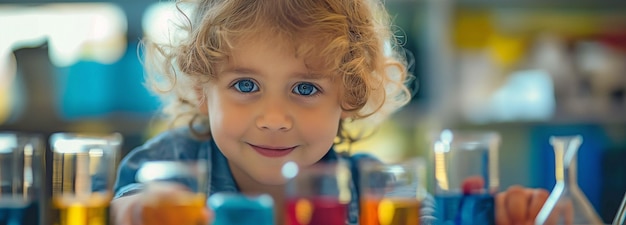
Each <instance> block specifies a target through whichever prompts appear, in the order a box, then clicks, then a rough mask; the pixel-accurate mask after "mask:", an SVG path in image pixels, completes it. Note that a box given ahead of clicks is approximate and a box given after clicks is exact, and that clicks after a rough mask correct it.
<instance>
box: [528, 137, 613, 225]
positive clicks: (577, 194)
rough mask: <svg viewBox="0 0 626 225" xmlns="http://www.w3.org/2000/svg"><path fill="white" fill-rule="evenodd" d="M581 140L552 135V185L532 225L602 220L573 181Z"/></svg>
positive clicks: (589, 222) (585, 222)
mask: <svg viewBox="0 0 626 225" xmlns="http://www.w3.org/2000/svg"><path fill="white" fill-rule="evenodd" d="M582 142H583V138H582V136H580V135H577V136H552V137H550V144H551V145H552V147H553V149H554V159H555V163H554V167H555V171H554V172H555V178H556V185H555V186H554V189H552V192H551V193H550V196H549V197H548V199H547V200H546V203H545V204H544V205H543V207H542V208H541V210H540V211H539V214H538V215H537V218H536V219H535V225H543V224H546V225H547V224H566V225H571V224H604V223H603V222H602V220H601V219H600V216H599V215H598V213H597V212H596V210H595V209H594V208H593V206H592V205H591V203H589V200H588V199H587V197H586V196H585V194H584V193H583V192H582V191H581V190H580V187H579V186H578V182H577V179H576V178H577V177H576V176H577V171H576V169H577V168H576V161H577V160H576V158H577V153H578V149H579V148H580V145H581V144H582Z"/></svg>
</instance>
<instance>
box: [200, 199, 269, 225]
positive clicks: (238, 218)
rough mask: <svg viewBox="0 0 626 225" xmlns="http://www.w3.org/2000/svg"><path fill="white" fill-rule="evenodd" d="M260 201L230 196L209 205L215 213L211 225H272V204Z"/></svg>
mask: <svg viewBox="0 0 626 225" xmlns="http://www.w3.org/2000/svg"><path fill="white" fill-rule="evenodd" d="M262 201H263V200H260V199H259V198H248V197H246V196H243V195H231V196H228V197H224V198H223V199H222V200H221V201H219V203H217V204H216V205H213V204H211V203H210V206H211V208H212V209H213V210H214V212H215V220H214V221H213V225H232V224H240V225H274V224H275V223H274V209H273V203H271V202H262ZM213 203H215V202H213Z"/></svg>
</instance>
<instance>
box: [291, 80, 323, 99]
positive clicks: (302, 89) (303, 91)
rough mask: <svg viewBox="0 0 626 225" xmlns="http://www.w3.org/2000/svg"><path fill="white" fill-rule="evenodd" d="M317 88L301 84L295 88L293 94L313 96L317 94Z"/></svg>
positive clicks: (308, 84)
mask: <svg viewBox="0 0 626 225" xmlns="http://www.w3.org/2000/svg"><path fill="white" fill-rule="evenodd" d="M317 91H318V90H317V87H315V85H313V84H311V83H299V84H298V85H296V86H295V87H293V90H292V92H293V93H295V94H298V95H306V96H309V95H313V94H315V93H317Z"/></svg>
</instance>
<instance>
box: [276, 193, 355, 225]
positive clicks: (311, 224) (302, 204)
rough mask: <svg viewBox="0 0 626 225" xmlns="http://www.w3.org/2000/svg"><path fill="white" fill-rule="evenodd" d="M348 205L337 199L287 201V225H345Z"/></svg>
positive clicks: (317, 198)
mask: <svg viewBox="0 0 626 225" xmlns="http://www.w3.org/2000/svg"><path fill="white" fill-rule="evenodd" d="M347 220H348V205H347V204H346V203H341V202H339V200H337V199H333V198H324V197H315V198H298V199H289V200H288V201H287V221H286V222H287V223H286V224H287V225H346V222H347Z"/></svg>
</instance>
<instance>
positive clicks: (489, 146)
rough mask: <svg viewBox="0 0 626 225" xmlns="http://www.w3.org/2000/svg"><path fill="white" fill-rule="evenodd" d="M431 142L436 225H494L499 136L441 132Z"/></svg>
mask: <svg viewBox="0 0 626 225" xmlns="http://www.w3.org/2000/svg"><path fill="white" fill-rule="evenodd" d="M433 138H434V139H433V145H432V148H433V152H434V168H433V171H434V173H435V190H434V196H435V201H436V205H437V209H436V210H435V215H436V216H435V217H437V219H438V221H437V222H436V223H435V224H438V225H449V224H450V225H452V224H453V225H492V224H495V211H494V210H495V208H494V206H495V205H494V195H495V193H496V192H497V191H498V188H499V178H498V147H499V145H500V135H499V134H498V133H496V132H489V131H458V130H457V131H453V130H443V131H441V132H439V133H438V134H436V135H435V137H433Z"/></svg>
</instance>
